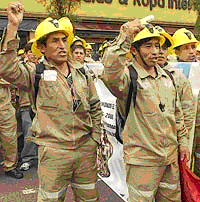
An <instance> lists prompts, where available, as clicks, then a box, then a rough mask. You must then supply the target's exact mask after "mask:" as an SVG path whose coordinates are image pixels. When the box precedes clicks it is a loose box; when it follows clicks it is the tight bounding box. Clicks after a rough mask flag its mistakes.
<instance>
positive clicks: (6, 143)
mask: <svg viewBox="0 0 200 202" xmlns="http://www.w3.org/2000/svg"><path fill="white" fill-rule="evenodd" d="M12 89H14V86H13V85H11V84H10V83H9V82H7V81H5V80H4V79H2V78H1V79H0V98H1V99H0V141H1V147H2V154H3V162H2V163H1V164H2V165H3V169H4V171H5V174H6V175H7V176H10V177H13V178H16V179H21V178H23V174H22V173H21V172H20V171H19V170H18V168H17V157H18V151H17V120H16V117H15V113H16V109H15V108H14V106H13V104H12V101H11V97H12V95H11V90H12ZM14 92H15V89H14ZM14 94H15V93H14ZM15 97H16V96H15V95H14V99H15ZM14 102H15V101H14Z"/></svg>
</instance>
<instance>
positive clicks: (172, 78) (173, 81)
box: [163, 69, 176, 89]
mask: <svg viewBox="0 0 200 202" xmlns="http://www.w3.org/2000/svg"><path fill="white" fill-rule="evenodd" d="M163 70H164V71H165V72H166V74H167V75H168V76H169V77H170V79H171V80H172V83H173V85H174V87H175V89H176V84H175V80H174V77H173V76H172V73H171V72H170V71H169V70H167V69H163Z"/></svg>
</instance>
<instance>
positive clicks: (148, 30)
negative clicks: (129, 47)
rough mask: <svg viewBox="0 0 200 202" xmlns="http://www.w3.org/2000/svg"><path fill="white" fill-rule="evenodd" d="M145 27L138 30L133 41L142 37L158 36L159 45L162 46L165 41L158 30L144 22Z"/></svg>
mask: <svg viewBox="0 0 200 202" xmlns="http://www.w3.org/2000/svg"><path fill="white" fill-rule="evenodd" d="M145 25H146V27H145V28H144V29H143V30H142V31H140V32H139V33H138V34H137V35H136V36H135V37H134V38H133V43H135V42H138V41H140V40H142V39H148V38H155V37H156V38H159V39H160V45H161V46H162V45H163V44H164V42H165V37H163V36H162V35H160V33H159V32H158V30H156V29H155V27H154V26H153V25H151V24H145Z"/></svg>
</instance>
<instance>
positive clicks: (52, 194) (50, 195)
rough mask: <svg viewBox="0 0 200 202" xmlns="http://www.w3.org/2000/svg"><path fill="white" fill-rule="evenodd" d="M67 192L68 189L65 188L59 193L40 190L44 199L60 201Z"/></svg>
mask: <svg viewBox="0 0 200 202" xmlns="http://www.w3.org/2000/svg"><path fill="white" fill-rule="evenodd" d="M66 191H67V187H64V188H63V189H61V190H60V191H58V192H47V191H44V190H43V189H42V188H39V192H40V194H41V195H42V196H43V197H44V198H48V199H59V198H60V197H61V196H62V195H63V193H64V192H66Z"/></svg>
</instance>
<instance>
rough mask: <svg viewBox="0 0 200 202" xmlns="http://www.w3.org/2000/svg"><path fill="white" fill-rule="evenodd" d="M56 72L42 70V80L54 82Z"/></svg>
mask: <svg viewBox="0 0 200 202" xmlns="http://www.w3.org/2000/svg"><path fill="white" fill-rule="evenodd" d="M56 79H57V71H56V70H44V80H45V81H56Z"/></svg>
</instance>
